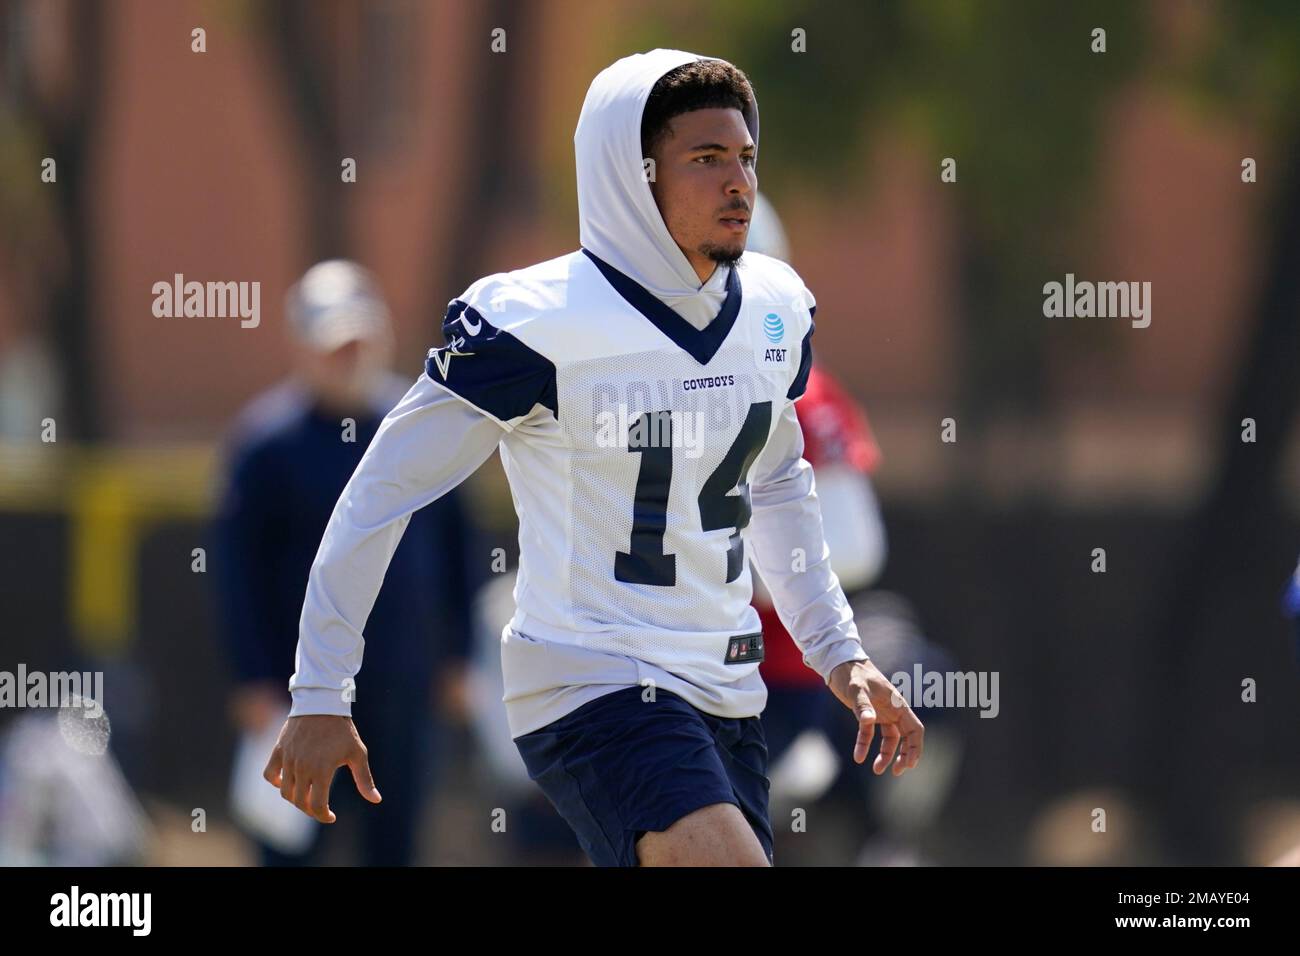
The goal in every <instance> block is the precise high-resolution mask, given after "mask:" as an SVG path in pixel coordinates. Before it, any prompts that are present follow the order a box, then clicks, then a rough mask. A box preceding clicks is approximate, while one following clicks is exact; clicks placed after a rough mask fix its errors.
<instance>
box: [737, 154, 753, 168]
mask: <svg viewBox="0 0 1300 956" xmlns="http://www.w3.org/2000/svg"><path fill="white" fill-rule="evenodd" d="M740 158H741V159H742V160H743V161H744V162H746V163H748V164H749V165H750V166H753V165H754V154H753V153H746V154H745V155H744V156H742V157H740Z"/></svg>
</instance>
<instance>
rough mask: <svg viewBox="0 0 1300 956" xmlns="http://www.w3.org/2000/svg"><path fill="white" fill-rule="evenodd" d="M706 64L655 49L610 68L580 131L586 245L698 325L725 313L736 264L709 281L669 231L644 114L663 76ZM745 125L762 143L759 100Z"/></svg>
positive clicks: (587, 105)
mask: <svg viewBox="0 0 1300 956" xmlns="http://www.w3.org/2000/svg"><path fill="white" fill-rule="evenodd" d="M701 59H705V57H701V56H699V55H697V54H695V53H686V52H683V51H682V50H652V51H650V52H649V53H637V54H634V55H632V56H628V57H624V58H623V59H621V60H618V61H617V62H615V63H614V64H612V65H611V66H608V67H606V68H605V69H604V70H602V71H601V72H600V73H598V74H597V75H596V78H595V80H593V81H592V84H591V88H590V89H589V90H588V91H587V98H586V101H585V102H584V103H583V104H582V113H581V115H580V116H579V118H578V128H577V130H576V131H575V132H574V134H573V146H574V153H575V155H576V159H577V169H578V221H579V233H578V235H579V238H580V240H581V242H582V247H583V248H584V249H589V250H591V251H592V252H593V253H595V254H596V255H597V256H599V257H600V258H601V259H603V260H604V261H605V262H607V263H609V264H610V265H611V266H613V267H614V268H615V269H617V270H618V271H619V272H621V273H623V274H624V275H626V276H628V277H629V278H631V279H633V280H635V281H636V282H637V283H638V284H639V285H640V286H642V287H643V288H644V289H646V290H647V291H648V292H650V293H651V294H652V295H654V296H655V297H656V298H658V299H659V300H660V301H661V302H663V303H664V304H665V305H667V306H668V307H669V308H671V309H673V310H674V311H676V312H677V313H678V314H679V315H681V316H682V317H683V318H684V319H686V321H688V322H690V323H691V324H692V325H694V326H695V327H696V328H700V327H702V326H704V325H706V324H707V323H708V322H709V321H711V320H712V319H713V317H714V316H715V315H717V313H718V309H719V308H721V306H722V300H723V297H724V296H725V294H726V281H727V273H728V272H729V271H730V267H728V266H719V267H718V268H717V269H715V270H714V272H713V275H711V276H710V277H709V279H708V281H706V282H705V283H703V284H701V283H700V280H699V276H698V275H696V273H695V269H694V268H692V267H691V264H690V261H689V260H688V259H687V258H686V254H685V253H683V252H682V250H681V247H679V246H678V245H677V243H676V242H675V241H674V240H673V237H672V235H671V234H670V233H669V232H668V227H667V226H666V225H665V224H664V219H663V216H662V215H660V213H659V207H658V206H657V205H656V204H655V200H654V195H653V194H652V193H651V191H650V187H649V184H648V183H647V182H646V181H645V174H644V170H643V166H642V156H641V114H642V113H643V112H644V110H645V104H646V100H647V99H649V97H650V90H651V89H652V88H653V87H654V85H655V83H656V82H658V80H659V78H660V77H661V76H663V75H664V74H665V73H667V72H668V71H669V70H672V69H675V68H676V67H679V66H682V65H684V64H686V63H692V62H694V61H696V60H701ZM745 125H746V126H748V127H749V135H750V137H751V138H752V139H753V140H754V145H755V146H757V145H758V101H757V99H756V98H754V97H753V96H751V97H750V108H749V110H748V111H747V112H746V113H745ZM755 163H757V160H755Z"/></svg>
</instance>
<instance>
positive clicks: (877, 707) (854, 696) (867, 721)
mask: <svg viewBox="0 0 1300 956" xmlns="http://www.w3.org/2000/svg"><path fill="white" fill-rule="evenodd" d="M829 684H830V688H831V691H832V692H834V694H835V696H836V697H838V698H839V699H840V701H841V702H842V703H843V704H844V706H845V707H847V708H848V709H849V710H851V711H853V713H854V715H855V716H856V717H857V718H858V739H857V743H856V744H854V747H853V762H854V763H862V762H863V761H864V760H866V759H867V752H868V751H869V750H870V749H871V741H872V738H873V737H875V733H876V724H879V725H880V753H879V754H877V755H876V759H875V760H874V761H873V762H872V764H871V769H872V770H873V771H874V772H875V773H876V774H882V773H884V772H885V770H886V769H888V767H889V765H890V764H891V763H893V765H894V776H895V777H898V776H902V774H903V773H905V772H906V771H908V770H911V769H912V768H913V767H915V766H916V765H917V764H918V763H920V762H921V752H922V751H923V750H924V749H925V725H924V724H922V723H921V721H920V719H919V718H918V717H917V716H916V714H915V713H913V711H912V708H911V707H909V706H908V705H907V701H906V700H904V699H903V695H902V694H900V693H899V692H898V689H897V688H896V687H894V685H893V684H891V683H890V682H889V679H888V678H887V677H885V675H884V674H882V673H881V672H880V668H878V667H876V665H875V664H873V663H872V662H871V661H845V662H844V663H843V664H840V665H839V666H838V667H836V668H835V670H833V671H831V679H830V681H829ZM895 756H897V758H898V759H897V760H895V759H894V758H895Z"/></svg>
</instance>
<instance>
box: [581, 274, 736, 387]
mask: <svg viewBox="0 0 1300 956" xmlns="http://www.w3.org/2000/svg"><path fill="white" fill-rule="evenodd" d="M582 251H583V252H584V253H585V254H586V256H587V258H588V259H590V260H591V261H592V262H594V263H595V264H596V268H597V269H599V270H600V274H601V275H603V276H604V277H605V280H606V281H607V282H608V283H609V284H610V285H612V286H613V287H614V289H615V291H617V292H618V294H619V295H621V296H622V297H623V298H624V299H626V300H627V302H628V304H629V305H631V306H632V307H633V308H634V309H636V310H637V311H638V312H640V313H641V314H642V315H644V316H645V317H646V318H647V319H649V320H650V321H651V322H652V323H653V324H654V326H655V328H657V329H658V330H659V331H660V332H662V333H663V334H664V335H666V336H668V338H670V339H672V340H673V342H675V343H676V344H677V346H678V347H679V348H681V349H682V350H683V351H685V352H687V353H688V354H690V356H691V357H692V358H694V359H695V361H697V362H699V363H700V364H701V365H708V364H709V362H710V361H711V360H712V359H713V356H715V355H717V354H718V349H720V348H722V343H723V342H724V341H726V339H727V334H728V333H729V332H730V331H731V327H732V326H733V325H735V324H736V316H737V315H739V314H740V273H739V270H738V269H736V267H735V266H732V267H731V270H730V272H729V274H728V275H727V296H726V298H725V299H723V300H722V308H721V309H719V310H718V314H717V316H716V317H715V318H714V320H713V321H712V322H710V323H709V324H708V325H706V326H705V327H704V328H702V329H697V328H696V327H695V326H693V325H691V323H689V322H687V321H686V320H685V319H683V318H682V317H681V316H680V315H678V314H677V313H676V312H674V311H673V310H672V309H671V308H669V307H668V306H666V305H664V303H663V302H661V301H660V300H659V298H658V297H657V296H655V295H653V294H652V293H650V292H649V291H647V290H646V288H645V287H644V286H642V285H641V284H640V283H639V282H637V281H636V280H635V279H632V278H630V277H628V276H626V275H624V274H623V273H622V272H619V271H618V270H617V269H615V268H614V267H613V266H611V265H610V264H609V263H608V262H605V261H604V260H602V259H601V258H600V257H599V256H597V255H596V254H595V253H594V252H592V251H591V250H590V249H586V248H584V249H583V250H582Z"/></svg>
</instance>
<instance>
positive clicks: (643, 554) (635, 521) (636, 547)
mask: <svg viewBox="0 0 1300 956" xmlns="http://www.w3.org/2000/svg"><path fill="white" fill-rule="evenodd" d="M655 417H657V418H658V421H657V422H652V421H650V419H651V418H655ZM655 424H658V425H659V426H660V427H661V429H662V430H659V429H656V430H653V431H652V430H651V426H652V425H655ZM771 425H772V403H771V402H755V403H754V404H752V405H750V406H749V411H748V412H747V413H746V415H745V423H744V424H743V425H741V426H740V432H739V434H737V435H736V437H735V440H734V441H732V443H731V447H730V448H729V449H727V453H726V454H725V455H724V456H723V457H722V461H721V462H719V463H718V467H717V468H715V469H714V470H713V474H711V475H709V479H708V481H706V482H705V483H704V487H703V488H701V489H700V497H699V507H700V526H701V527H702V528H703V529H704V530H705V531H718V530H719V529H722V528H734V529H735V531H734V532H732V535H731V537H730V538H729V539H728V545H727V583H728V584H730V583H731V582H732V581H734V580H736V578H738V577H740V571H741V568H742V567H744V563H745V542H744V541H743V540H742V539H741V537H740V532H741V530H742V529H743V528H745V527H746V526H747V525H748V524H749V518H750V515H751V513H752V508H751V507H750V503H749V483H748V482H746V481H742V480H741V479H742V478H743V476H744V475H745V474H746V473H747V472H748V471H749V466H750V465H752V464H753V463H754V459H755V458H757V457H758V453H759V452H760V451H762V450H763V445H764V444H765V442H766V440H767V433H768V429H769V428H770V427H771ZM638 431H639V432H640V433H641V434H646V433H647V432H648V433H650V434H660V435H661V436H666V437H667V440H666V441H661V442H660V443H659V444H658V445H656V446H655V447H650V448H640V447H637V448H634V447H632V446H631V444H629V445H628V451H630V452H634V453H636V454H639V455H640V456H641V470H640V472H639V473H638V474H637V479H636V498H635V499H634V500H633V502H632V540H631V543H630V547H629V549H628V550H627V551H618V552H615V554H614V577H615V579H617V580H619V581H623V582H625V583H627V584H654V585H659V586H661V587H672V586H673V585H674V584H676V583H677V556H676V555H675V554H665V553H664V532H665V531H666V530H667V528H668V489H669V487H670V485H671V484H672V478H673V446H672V418H671V415H670V414H669V413H668V412H645V413H643V414H642V415H641V424H640V428H639V429H638ZM733 491H735V492H737V493H736V494H732V492H733Z"/></svg>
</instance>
